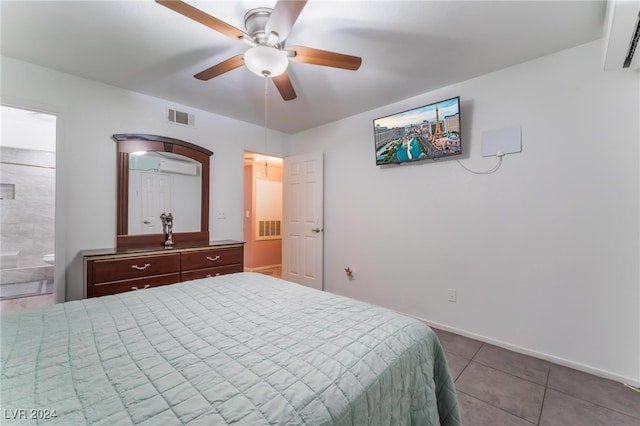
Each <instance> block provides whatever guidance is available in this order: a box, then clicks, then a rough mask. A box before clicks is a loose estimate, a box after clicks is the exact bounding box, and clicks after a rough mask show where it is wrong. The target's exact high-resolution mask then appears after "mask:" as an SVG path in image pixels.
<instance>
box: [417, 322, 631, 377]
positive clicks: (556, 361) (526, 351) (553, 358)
mask: <svg viewBox="0 0 640 426" xmlns="http://www.w3.org/2000/svg"><path fill="white" fill-rule="evenodd" d="M404 315H407V316H410V317H413V318H415V319H417V320H418V321H421V322H423V323H425V324H427V325H428V326H430V327H434V328H438V329H440V330H444V331H449V332H451V333H455V334H459V335H461V336H465V337H469V338H471V339H475V340H478V341H481V342H484V343H490V344H492V345H495V346H499V347H501V348H504V349H508V350H510V351H513V352H517V353H520V354H524V355H529V356H532V357H534V358H539V359H543V360H546V361H549V362H551V363H553V364H558V365H561V366H563V367H568V368H573V369H574V370H579V371H582V372H585V373H589V374H593V375H594V376H598V377H602V378H605V379H609V380H613V381H616V382H619V383H622V384H624V385H631V386H635V387H637V386H640V380H638V379H634V378H631V377H626V376H621V375H619V374H616V373H612V372H610V371H606V370H601V369H599V368H594V367H591V366H588V365H585V364H581V363H579V362H575V361H571V360H568V359H565V358H560V357H557V356H553V355H549V354H546V353H544V352H538V351H534V350H531V349H527V348H523V347H521V346H517V345H512V344H511V343H507V342H503V341H501V340H496V339H492V338H490V337H486V336H483V335H480V334H476V333H471V332H468V331H465V330H461V329H459V328H455V327H450V326H448V325H444V324H440V323H437V322H434V321H429V320H426V319H424V318H420V317H417V316H414V315H408V314H404Z"/></svg>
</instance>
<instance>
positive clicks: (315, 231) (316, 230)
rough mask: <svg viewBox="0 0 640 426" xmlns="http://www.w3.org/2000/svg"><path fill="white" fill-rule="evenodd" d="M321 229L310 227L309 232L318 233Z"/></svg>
mask: <svg viewBox="0 0 640 426" xmlns="http://www.w3.org/2000/svg"><path fill="white" fill-rule="evenodd" d="M321 231H322V229H320V228H315V229H312V230H311V232H313V233H315V234H318V233H320V232H321Z"/></svg>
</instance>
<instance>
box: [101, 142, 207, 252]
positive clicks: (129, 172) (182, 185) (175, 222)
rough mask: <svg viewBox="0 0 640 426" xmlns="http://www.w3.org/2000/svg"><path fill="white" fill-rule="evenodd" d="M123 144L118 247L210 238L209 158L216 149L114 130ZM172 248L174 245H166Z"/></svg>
mask: <svg viewBox="0 0 640 426" xmlns="http://www.w3.org/2000/svg"><path fill="white" fill-rule="evenodd" d="M113 138H114V139H115V141H116V143H117V144H118V188H117V220H116V222H117V223H116V230H117V237H116V248H118V249H135V248H158V247H163V246H165V243H166V242H167V237H168V234H167V228H166V226H164V227H163V221H164V219H162V220H161V215H162V214H165V215H168V214H169V213H171V215H172V232H171V235H170V236H169V237H170V239H171V242H172V243H173V244H175V245H176V246H177V247H185V246H190V245H199V244H208V242H209V160H210V157H211V155H213V152H211V151H209V150H207V149H205V148H202V147H200V146H198V145H195V144H192V143H189V142H185V141H181V140H179V139H173V138H168V137H164V136H156V135H146V134H116V135H113ZM166 247H168V248H170V247H173V245H169V246H166Z"/></svg>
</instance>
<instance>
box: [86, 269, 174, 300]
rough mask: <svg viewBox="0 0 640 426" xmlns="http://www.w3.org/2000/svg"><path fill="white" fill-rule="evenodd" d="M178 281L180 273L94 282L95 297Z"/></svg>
mask: <svg viewBox="0 0 640 426" xmlns="http://www.w3.org/2000/svg"><path fill="white" fill-rule="evenodd" d="M177 282H180V274H179V273H174V274H166V275H156V276H152V277H145V278H137V279H133V280H123V281H114V282H109V283H102V284H94V285H93V297H98V296H107V295H110V294H118V293H124V292H126V291H141V290H144V289H147V288H150V287H159V286H161V285H167V284H175V283H177Z"/></svg>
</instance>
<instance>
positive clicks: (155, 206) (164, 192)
mask: <svg viewBox="0 0 640 426" xmlns="http://www.w3.org/2000/svg"><path fill="white" fill-rule="evenodd" d="M140 187H141V188H140V200H141V202H142V233H143V234H160V233H162V232H163V231H162V220H161V219H160V215H161V214H162V213H166V214H169V213H171V210H173V207H172V206H173V192H172V189H171V176H170V175H167V174H158V173H145V172H143V173H140Z"/></svg>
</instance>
